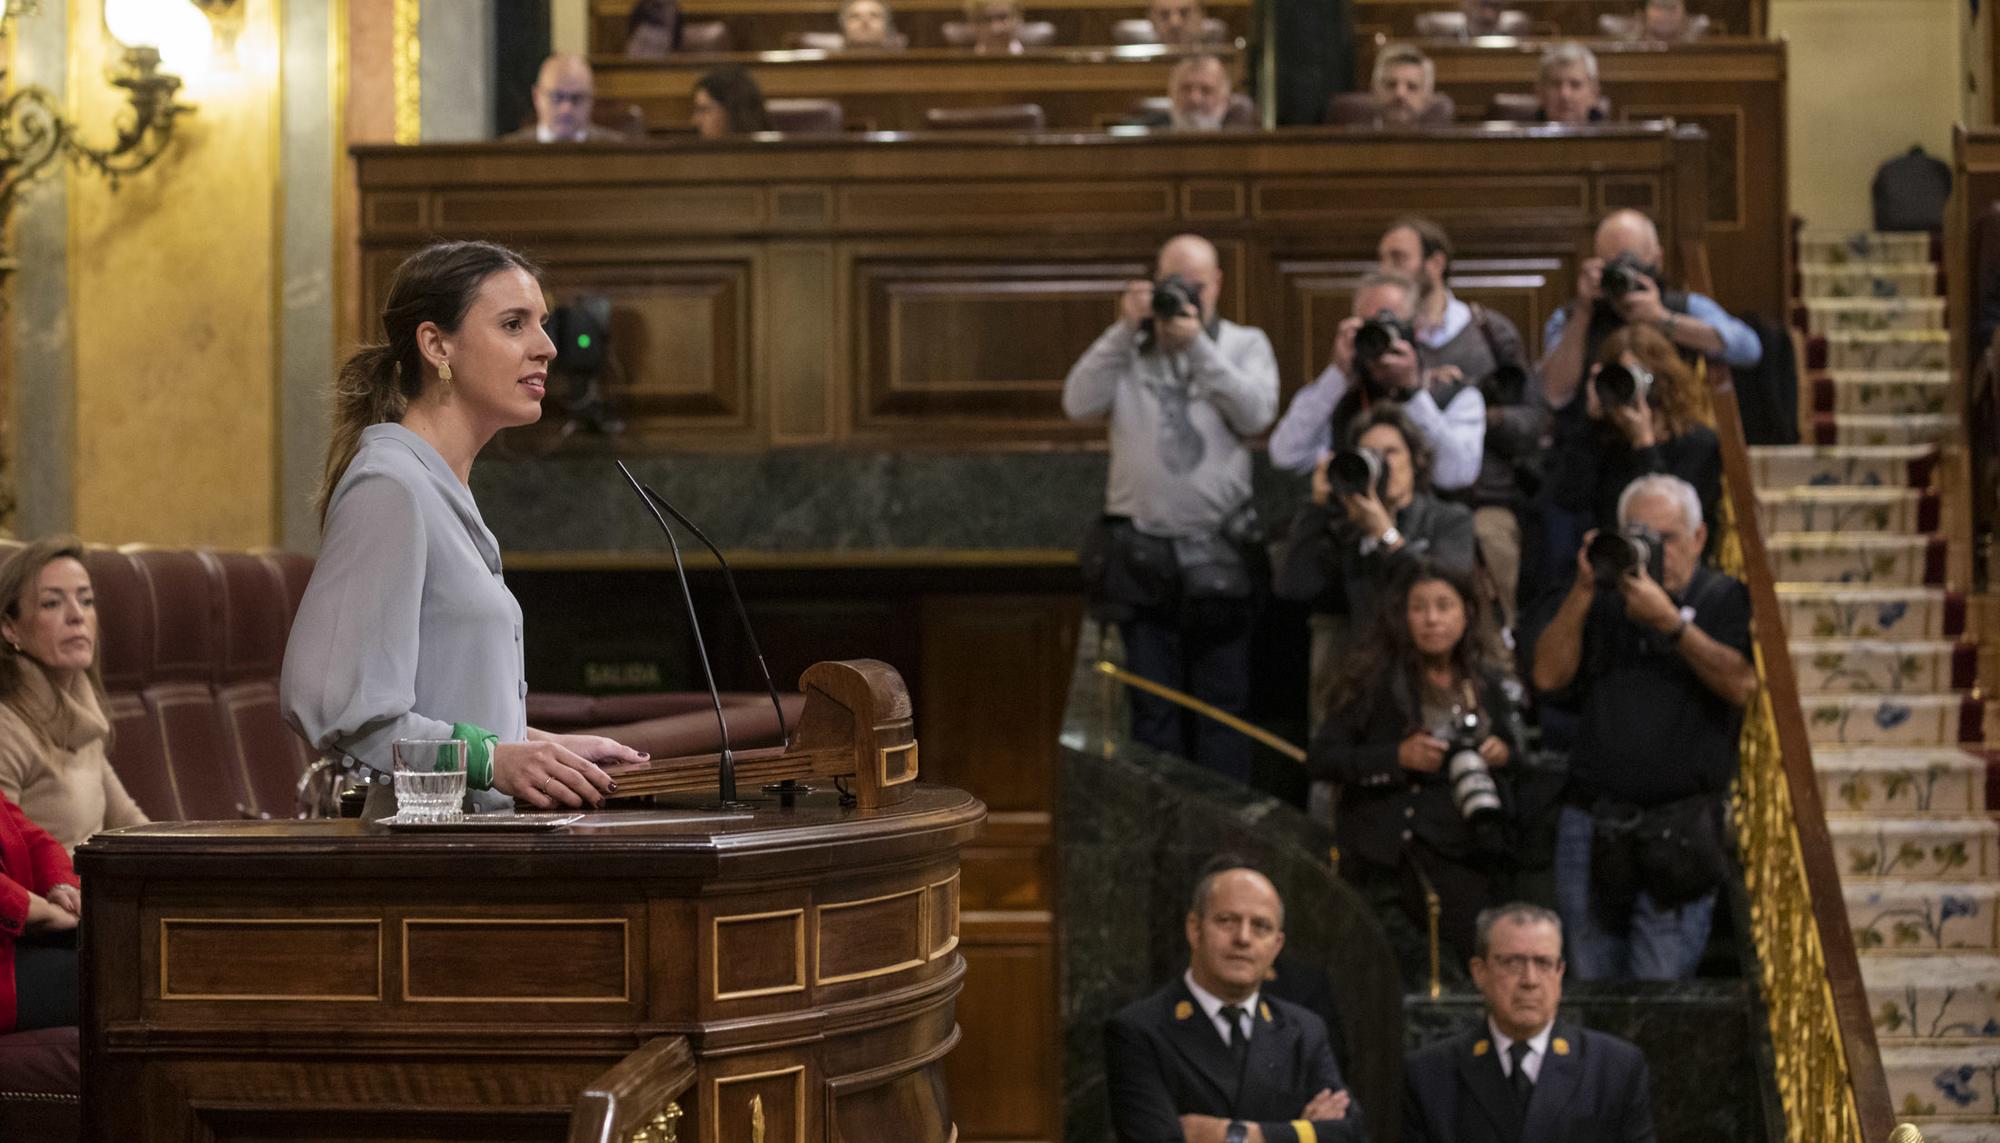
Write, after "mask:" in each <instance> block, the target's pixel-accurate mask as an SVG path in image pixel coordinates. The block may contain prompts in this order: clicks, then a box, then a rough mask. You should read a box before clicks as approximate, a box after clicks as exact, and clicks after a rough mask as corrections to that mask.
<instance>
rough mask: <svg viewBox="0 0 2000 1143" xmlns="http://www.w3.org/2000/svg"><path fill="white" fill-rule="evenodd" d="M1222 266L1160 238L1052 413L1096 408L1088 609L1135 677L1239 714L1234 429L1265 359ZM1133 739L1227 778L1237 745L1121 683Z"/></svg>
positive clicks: (1264, 370)
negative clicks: (1240, 317) (1111, 628)
mask: <svg viewBox="0 0 2000 1143" xmlns="http://www.w3.org/2000/svg"><path fill="white" fill-rule="evenodd" d="M1221 292H1222V268H1221V265H1220V263H1219V262H1218V260H1217V258H1216V253H1215V247H1214V246H1213V245H1211V244H1210V243H1209V242H1208V240H1207V239H1205V238H1202V237H1200V236H1199V235H1194V234H1182V235H1179V236H1177V237H1175V238H1172V239H1170V240H1168V242H1167V243H1166V245H1164V246H1162V247H1161V248H1160V254H1159V261H1158V264H1157V267H1156V273H1155V275H1154V280H1153V281H1151V282H1144V281H1135V282H1132V283H1130V284H1129V285H1128V286H1127V287H1126V290H1125V293H1124V294H1123V295H1122V296H1121V298H1120V300H1119V314H1118V320H1117V321H1115V322H1113V323H1112V325H1111V327H1110V328H1109V329H1107V330H1105V331H1104V333H1103V335H1101V336H1100V337H1099V338H1098V339H1097V340H1096V341H1095V342H1094V343H1092V344H1091V346H1090V348H1089V349H1087V350H1085V351H1084V353H1083V356H1082V357H1080V358H1078V359H1077V362H1076V364H1075V365H1074V366H1072V367H1071V368H1070V371H1069V376H1068V378H1067V379H1065V380H1064V382H1063V412H1064V413H1065V414H1067V415H1068V416H1069V417H1070V418H1072V419H1074V420H1092V419H1096V418H1098V417H1105V416H1108V417H1109V418H1110V445H1111V473H1110V479H1109V483H1108V486H1107V488H1106V490H1105V497H1104V513H1103V516H1102V517H1101V518H1100V519H1098V520H1097V521H1096V522H1095V523H1094V525H1093V527H1092V528H1091V530H1090V533H1089V535H1088V536H1087V538H1086V540H1085V545H1084V553H1083V563H1084V575H1085V580H1086V583H1087V586H1088V591H1089V594H1090V597H1091V603H1092V608H1093V611H1094V612H1095V613H1096V614H1097V615H1098V616H1099V617H1100V618H1101V619H1104V620H1106V621H1112V622H1116V623H1118V624H1119V628H1120V631H1121V633H1122V635H1123V636H1124V641H1125V655H1126V666H1127V668H1128V669H1130V670H1131V671H1133V672H1134V673H1135V674H1138V675H1141V676H1143V677H1145V678H1148V679H1152V680H1154V681H1156V682H1160V683H1163V684H1165V685H1167V686H1170V687H1174V688H1176V689H1179V690H1183V691H1187V692H1188V693H1190V694H1192V695H1194V696H1195V697H1196V698H1199V699H1201V700H1203V701H1205V702H1208V703H1211V704H1213V705H1214V706H1216V707H1218V708H1220V709H1222V710H1224V711H1228V712H1229V713H1231V714H1237V715H1241V714H1243V713H1245V712H1246V711H1247V709H1248V707H1249V700H1250V635H1251V628H1252V626H1253V625H1254V622H1255V620H1256V613H1257V602H1258V590H1257V584H1258V583H1259V582H1261V580H1262V578H1263V573H1262V569H1261V567H1260V566H1259V545H1260V544H1261V541H1262V529H1261V528H1260V527H1259V526H1258V524H1257V521H1256V518H1255V512H1254V511H1253V510H1252V508H1251V505H1250V450H1249V448H1248V447H1247V446H1246V445H1245V443H1244V442H1245V440H1246V439H1247V438H1249V437H1252V436H1255V435H1256V434H1258V433H1260V432H1263V431H1264V429H1266V428H1267V427H1269V426H1270V424H1271V419H1272V418H1273V417H1274V416H1275V415H1276V414H1277V409H1278V360H1277V356H1276V354H1274V353H1273V352H1272V350H1271V341H1270V338H1268V337H1266V336H1265V335H1264V332H1263V331H1262V330H1260V329H1256V328H1254V327H1251V326H1242V325H1237V324H1235V323H1234V322H1230V321H1226V320H1224V319H1223V318H1221V317H1219V316H1218V315H1217V314H1216V301H1217V299H1218V297H1219V296H1220V295H1221ZM1131 698H1132V736H1133V737H1134V738H1135V739H1137V740H1138V741H1140V742H1142V743H1144V744H1146V745H1148V746H1151V747H1153V748H1155V749H1158V750H1162V751H1166V752H1168V753H1171V754H1176V755H1179V756H1181V757H1183V758H1188V759H1191V760H1193V761H1196V762H1199V763H1201V764H1202V765H1205V766H1208V767H1210V768H1212V769H1215V770H1218V771H1220V772H1222V773H1225V774H1228V775H1230V776H1232V777H1235V778H1237V779H1239V780H1242V781H1248V780H1249V777H1250V757H1251V750H1250V742H1249V740H1248V739H1246V738H1244V737H1243V736H1242V735H1240V734H1237V733H1236V732H1235V731H1232V730H1229V729H1228V728H1226V727H1222V726H1219V725H1217V724H1215V723H1213V722H1211V721H1209V720H1206V719H1202V720H1193V719H1192V716H1191V715H1187V714H1186V713H1185V712H1183V711H1182V710H1181V709H1180V708H1178V707H1176V706H1174V705H1173V704H1171V703H1168V702H1166V701H1164V700H1162V699H1158V698H1154V697H1153V696H1151V695H1146V694H1143V693H1138V692H1134V693H1133V694H1132V696H1131Z"/></svg>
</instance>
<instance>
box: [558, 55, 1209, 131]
mask: <svg viewBox="0 0 2000 1143" xmlns="http://www.w3.org/2000/svg"><path fill="white" fill-rule="evenodd" d="M1215 50H1216V51H1217V52H1218V54H1220V55H1222V56H1223V57H1224V60H1225V62H1226V63H1227V65H1228V66H1229V69H1230V71H1231V73H1232V74H1233V75H1234V77H1235V78H1236V81H1237V82H1238V84H1241V82H1242V78H1243V72H1244V60H1243V56H1242V54H1241V53H1240V52H1238V51H1236V50H1235V49H1234V48H1221V49H1215ZM1186 54H1188V52H1187V50H1185V49H1178V48H1157V47H1154V48H1131V49H1124V50H1121V51H1118V52H1115V53H1114V52H1112V51H1110V50H1108V49H1087V48H1047V49H1030V50H1029V51H1027V52H1025V53H1023V54H1021V55H1018V56H976V55H973V54H972V53H971V52H969V51H966V50H963V49H956V48H952V49H925V50H911V51H908V52H897V53H893V54H889V55H881V54H875V55H867V56H861V55H853V56H849V55H842V54H840V53H830V54H829V53H819V52H732V53H727V54H720V55H690V56H672V57H669V58H667V59H665V60H657V61H656V60H643V61H641V60H627V59H624V58H622V57H600V58H598V59H595V60H593V61H592V63H593V65H594V66H595V68H596V70H597V98H598V99H599V100H601V101H604V102H609V103H630V104H636V105H638V106H639V107H640V108H641V109H642V110H643V111H644V112H645V115H646V124H647V130H649V131H651V132H654V133H656V134H658V133H670V132H676V131H679V132H685V131H686V129H687V124H688V114H689V111H690V110H691V107H692V103H691V101H692V99H693V90H694V82H695V80H697V79H699V78H700V77H701V76H702V75H703V74H704V73H706V72H708V71H710V70H711V69H713V68H715V67H718V66H721V65H723V64H732V63H733V64H740V65H742V66H744V67H747V68H749V69H751V71H752V72H753V73H754V74H755V75H756V76H757V82H758V85H759V86H761V87H762V88H763V90H764V95H765V97H766V98H769V99H799V98H812V99H837V100H839V101H840V104H841V107H842V109H843V111H844V112H845V115H846V121H847V125H848V127H849V128H850V129H862V130H871V131H918V130H922V129H923V128H924V112H925V111H926V110H927V109H929V108H932V107H983V106H991V105H994V104H1003V103H1038V104H1040V105H1041V107H1042V110H1043V111H1044V112H1045V113H1046V115H1047V117H1048V124H1049V126H1051V127H1068V128H1089V129H1098V128H1102V127H1105V126H1108V125H1110V124H1112V123H1117V122H1121V121H1123V120H1126V119H1129V118H1130V117H1131V116H1132V114H1133V113H1134V110H1135V108H1136V107H1137V105H1138V104H1139V103H1140V101H1142V100H1145V99H1148V98H1152V97H1156V96H1160V95H1164V94H1166V91H1167V76H1168V73H1170V72H1171V71H1173V68H1174V65H1175V64H1176V63H1178V62H1179V60H1180V59H1181V58H1182V57H1183V56H1184V55H1186Z"/></svg>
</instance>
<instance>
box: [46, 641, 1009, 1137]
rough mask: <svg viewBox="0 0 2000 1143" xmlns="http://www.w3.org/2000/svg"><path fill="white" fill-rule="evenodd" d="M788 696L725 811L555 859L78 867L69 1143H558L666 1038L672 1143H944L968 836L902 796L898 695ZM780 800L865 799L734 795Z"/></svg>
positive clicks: (316, 855) (203, 847)
mask: <svg viewBox="0 0 2000 1143" xmlns="http://www.w3.org/2000/svg"><path fill="white" fill-rule="evenodd" d="M828 680H831V683H830V684H829V683H828ZM816 682H818V683H820V684H823V685H818V686H816V685H815V683H816ZM805 689H806V691H807V709H806V713H805V715H804V716H802V719H801V730H800V732H799V733H798V734H796V735H795V736H794V743H795V749H794V750H793V751H786V752H782V754H774V755H772V756H771V757H769V758H766V759H763V760H761V761H759V762H758V763H757V764H756V765H755V766H753V767H747V768H746V771H745V775H746V776H745V777H744V779H743V783H744V784H743V791H744V792H745V794H746V795H748V796H750V797H752V798H754V799H755V800H756V804H755V806H754V808H753V809H752V810H750V811H748V812H743V813H736V814H724V813H721V812H714V811H704V810H702V809H700V808H699V807H700V806H701V805H702V803H703V802H704V800H712V798H713V795H712V794H710V795H709V797H708V799H704V798H703V797H702V796H700V795H699V794H694V795H679V794H674V795H664V796H662V797H661V798H660V799H659V800H658V801H656V802H654V803H652V804H646V805H639V806H633V807H630V808H619V809H612V810H607V811H605V812H601V813H593V814H589V815H587V816H585V818H584V819H583V820H582V821H581V822H579V823H577V824H576V825H574V826H571V827H569V828H567V829H564V830H561V831H557V832H552V833H500V832H457V833H443V832H428V833H408V832H394V831H391V830H389V829H387V828H385V827H383V826H380V825H374V824H369V825H364V824H363V823H361V822H359V821H355V820H338V821H285V822H188V823H161V824H155V825H149V826H140V827H135V828H132V829H125V830H118V831H115V832H111V833H106V834H100V835H98V836H97V837H95V838H93V839H91V841H90V842H88V843H87V844H85V845H84V846H83V847H81V848H80V849H79V850H78V851H77V855H76V857H77V862H76V863H77V868H78V870H79V872H80V873H81V874H82V876H83V880H84V885H85V886H86V891H85V894H84V899H85V905H84V907H85V915H84V925H83V932H84V938H83V974H84V997H83V1002H84V1013H85V1015H84V1031H83V1043H84V1114H85V1122H86V1137H87V1138H89V1139H92V1140H104V1141H107V1143H109V1141H111V1140H119V1141H132V1140H251V1139H257V1140H264V1139H280V1138H282V1139H313V1140H323V1141H334V1140H371V1141H386V1140H414V1139H437V1140H493V1139H506V1140H539V1139H546V1140H559V1139H561V1138H562V1137H563V1135H564V1131H565V1128H566V1125H567V1123H568V1120H569V1115H570V1109H571V1105H572V1103H573V1102H574V1100H575V1099H576V1096H577V1093H578V1092H579V1090H581V1089H582V1088H583V1087H584V1085H585V1084H586V1083H588V1082H589V1081H590V1080H591V1079H592V1078H593V1077H595V1076H597V1075H598V1074H599V1073H601V1072H603V1071H604V1070H605V1069H606V1068H608V1067H610V1066H611V1065H613V1064H615V1063H617V1062H618V1061H619V1060H621V1059H622V1058H624V1057H625V1056H627V1055H628V1054H629V1053H632V1052H633V1051H634V1050H636V1049H638V1048H639V1047H641V1046H642V1045H644V1044H647V1043H648V1042H651V1041H654V1040H655V1039H657V1038H659V1037H663V1036H682V1037H685V1038H686V1039H687V1041H688V1043H689V1045H690V1047H692V1049H693V1054H694V1059H695V1068H696V1077H695V1083H694V1086H693V1088H692V1089H691V1090H690V1091H689V1093H688V1095H687V1097H686V1098H684V1099H683V1100H682V1101H681V1104H682V1107H683V1108H684V1109H685V1110H686V1111H687V1113H688V1119H687V1121H686V1122H685V1123H684V1124H683V1126H682V1131H681V1136H680V1137H681V1139H682V1140H684V1141H685V1140H697V1141H699V1143H748V1141H750V1140H753V1139H763V1140H768V1141H769V1143H806V1141H808V1140H811V1141H832V1140H848V1141H856V1143H858V1141H863V1140H866V1141H870V1143H874V1141H887V1140H896V1141H898V1143H901V1141H906V1140H907V1141H910V1143H946V1141H947V1140H948V1139H950V1138H951V1137H952V1136H953V1134H954V1130H953V1126H952V1121H951V1115H950V1106H949V1101H948V1099H947V1096H946V1092H945V1087H944V1079H943V1071H942V1067H941V1063H942V1060H943V1058H944V1056H945V1055H946V1053H948V1052H950V1051H951V1049H952V1046H953V1045H954V1044H955V1043H956V1042H957V1040H958V1029H957V1026H956V1024H955V1022H954V1017H953V1006H954V1002H955V999H956V997H957V995H958V992H959V989H960V986H961V983H962V981H963V978H964V974H965V965H964V961H963V959H962V958H961V957H960V955H959V953H958V950H957V945H958V910H959V881H958V867H959V850H960V848H961V847H963V846H964V845H965V844H966V843H967V842H968V841H970V840H971V839H972V837H973V836H974V834H975V833H976V832H977V831H978V829H979V828H980V825H981V822H982V821H983V819H984V817H985V813H986V810H985V807H984V806H983V805H981V804H980V802H979V801H978V800H977V799H975V798H973V797H972V796H971V795H969V794H966V793H964V792H962V791H959V790H955V789H950V788H947V787H941V786H928V785H924V784H921V783H918V782H916V781H915V780H914V779H915V777H916V749H915V740H914V738H912V737H910V735H909V732H908V726H909V714H910V711H909V700H908V696H907V694H906V693H904V691H903V688H902V683H901V680H900V679H899V678H897V677H896V676H895V673H894V672H893V671H891V670H889V669H888V668H886V667H883V666H882V665H880V664H869V663H865V662H864V663H851V664H849V663H833V664H820V665H819V666H817V667H814V668H813V669H812V671H809V672H808V673H807V676H806V686H805ZM832 728H841V730H842V732H843V733H845V734H847V736H848V738H847V740H846V741H845V743H844V746H845V753H844V756H845V757H846V758H848V759H851V760H852V763H853V765H852V766H851V767H847V768H842V767H840V766H837V765H835V764H834V762H833V761H832V759H833V758H834V757H835V755H836V754H840V753H841V751H837V750H834V749H833V748H832V747H831V746H830V745H829V744H828V743H827V742H826V741H825V738H826V735H827V734H828V733H829V732H830V731H831V730H832ZM800 742H804V743H805V746H804V747H798V746H797V745H796V744H798V743H800ZM800 750H803V754H802V756H801V757H803V759H804V761H803V762H800V761H798V760H796V759H795V760H793V761H791V762H787V761H785V760H784V755H789V754H793V753H795V752H797V751H800ZM655 769H657V770H659V771H661V772H662V773H663V774H664V773H668V772H672V773H676V774H679V775H680V777H679V778H676V779H674V780H672V781H670V782H668V783H667V784H668V785H671V786H673V787H675V788H684V787H685V786H686V785H687V781H686V777H687V774H688V773H690V772H691V771H689V769H688V767H687V766H685V765H683V764H682V763H678V762H664V763H659V764H656V766H655ZM795 771H796V774H794V772H795ZM788 775H790V776H797V777H801V778H806V779H807V780H809V781H812V782H814V783H815V784H816V785H821V782H822V779H827V780H830V779H831V778H832V777H834V776H842V777H844V778H852V779H853V781H851V782H845V783H844V784H847V785H849V787H850V789H852V790H854V792H855V793H856V795H857V797H859V799H860V800H859V802H858V804H855V805H852V806H846V807H844V806H842V804H841V801H842V799H841V797H840V795H839V794H837V793H836V792H835V791H834V790H833V789H832V788H831V787H830V785H821V788H820V789H818V790H817V792H815V793H812V794H810V795H807V796H804V797H802V798H798V799H795V800H794V801H793V803H792V804H791V805H790V806H785V805H781V804H780V803H779V801H778V800H777V799H775V798H771V797H767V796H764V795H761V794H759V793H758V786H757V785H756V782H758V781H766V780H770V777H772V776H777V777H783V776H788ZM808 775H811V776H810V777H808ZM752 776H754V780H753V778H752ZM884 778H887V779H891V781H890V782H889V783H888V784H887V785H885V784H884V783H883V782H882V779H884ZM623 784H624V780H623V779H622V778H621V785H623ZM869 795H874V796H869ZM690 1126H691V1127H692V1130H690V1129H689V1127H690ZM760 1127H761V1130H759V1128H760Z"/></svg>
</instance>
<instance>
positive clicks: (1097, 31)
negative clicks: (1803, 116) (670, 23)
mask: <svg viewBox="0 0 2000 1143" xmlns="http://www.w3.org/2000/svg"><path fill="white" fill-rule="evenodd" d="M1724 2H1725V3H1730V2H1735V0H1724ZM1205 6H1206V8H1207V9H1208V14H1209V16H1210V17H1211V18H1214V19H1218V20H1222V21H1224V22H1225V23H1227V24H1228V25H1229V30H1230V32H1231V33H1232V34H1233V35H1237V36H1248V35H1250V34H1251V31H1252V29H1251V16H1250V3H1249V0H1209V2H1208V3H1207V4H1206V5H1205ZM1628 7H1629V6H1628ZM893 8H894V11H895V15H896V30H897V31H899V32H902V33H903V34H904V35H905V36H907V37H909V43H910V46H911V47H917V48H924V47H937V48H941V47H944V46H945V40H944V25H945V24H946V23H947V22H948V21H953V20H963V19H964V18H965V5H964V3H963V2H962V0H898V2H897V3H896V4H895V5H893ZM839 9H840V5H839V0H686V2H685V3H683V4H682V5H681V13H682V15H683V17H684V18H686V19H688V20H721V21H722V22H723V23H725V24H727V25H728V26H729V31H730V35H731V36H732V37H734V40H735V44H736V46H737V47H738V48H739V49H742V50H744V51H770V50H774V49H778V48H783V47H785V46H786V44H787V41H786V37H787V36H788V35H790V34H792V33H795V32H836V31H839V30H840V21H839V18H838V14H839ZM631 11H632V0H593V2H592V4H591V8H590V50H591V51H592V52H593V53H598V54H604V55H618V54H621V53H623V52H624V50H625V29H626V26H627V24H626V21H627V18H628V17H629V15H630V13H631ZM1143 15H1145V12H1144V6H1143V5H1134V4H1131V3H1117V2H1115V0H1114V2H1109V3H1107V2H1106V0H1037V2H1036V3H1034V4H1032V5H1030V7H1029V10H1028V18H1029V19H1031V20H1047V21H1049V22H1050V23H1052V24H1054V25H1055V26H1056V43H1058V44H1077V45H1086V46H1096V45H1103V44H1109V43H1111V26H1112V25H1113V24H1114V23H1116V22H1117V21H1119V20H1129V19H1132V18H1134V17H1136V16H1143Z"/></svg>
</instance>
